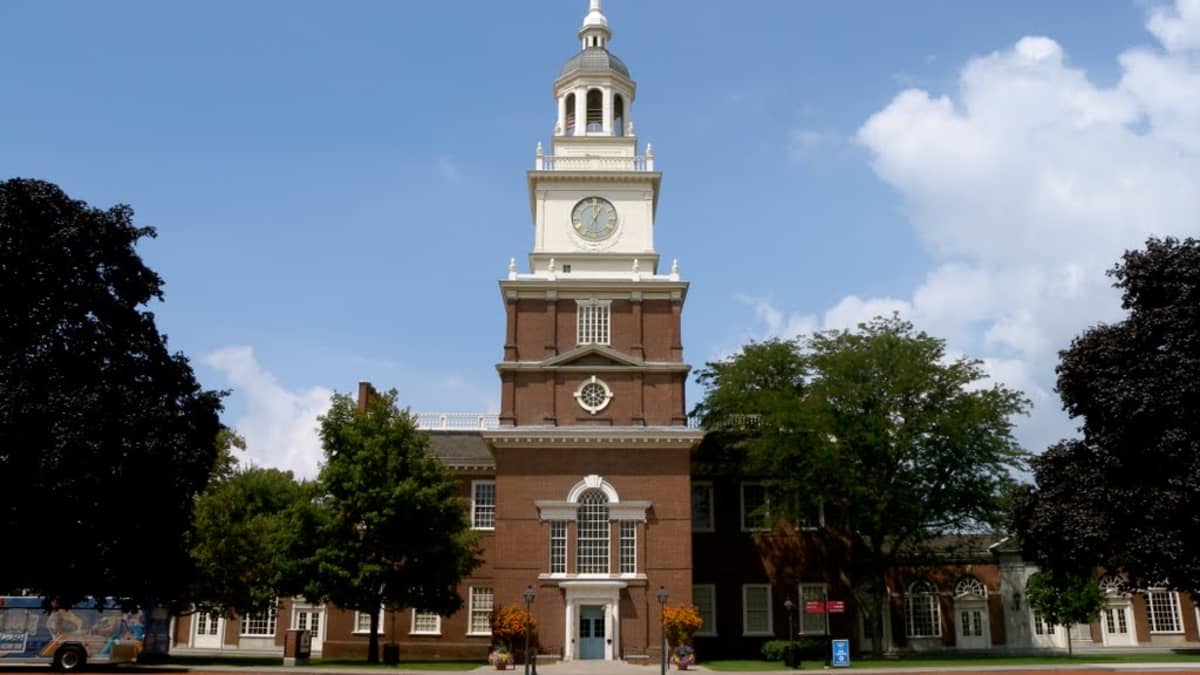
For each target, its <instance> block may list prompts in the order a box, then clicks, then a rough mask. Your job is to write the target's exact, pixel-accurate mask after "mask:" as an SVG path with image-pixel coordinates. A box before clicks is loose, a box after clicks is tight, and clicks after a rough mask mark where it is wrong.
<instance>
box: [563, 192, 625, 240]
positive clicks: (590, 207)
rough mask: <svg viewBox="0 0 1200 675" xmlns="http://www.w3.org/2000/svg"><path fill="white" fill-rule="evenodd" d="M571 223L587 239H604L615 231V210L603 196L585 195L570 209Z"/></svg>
mask: <svg viewBox="0 0 1200 675" xmlns="http://www.w3.org/2000/svg"><path fill="white" fill-rule="evenodd" d="M571 225H572V226H573V227H574V228H575V234H578V235H579V236H580V237H582V238H583V239H586V240H587V241H604V240H605V239H608V238H609V237H611V236H612V235H613V233H614V232H616V231H617V210H616V209H615V208H614V207H613V205H612V202H610V201H608V200H607V199H605V198H603V197H586V198H584V199H581V200H580V201H579V203H578V204H576V205H575V208H574V209H572V210H571Z"/></svg>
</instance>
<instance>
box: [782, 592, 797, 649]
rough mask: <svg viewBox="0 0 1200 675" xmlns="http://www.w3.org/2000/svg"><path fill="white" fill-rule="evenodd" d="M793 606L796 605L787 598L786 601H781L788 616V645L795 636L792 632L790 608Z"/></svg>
mask: <svg viewBox="0 0 1200 675" xmlns="http://www.w3.org/2000/svg"><path fill="white" fill-rule="evenodd" d="M795 606H796V605H795V604H793V603H792V599H791V598H788V599H787V600H784V601H783V608H784V609H785V610H787V615H788V642H789V643H790V642H791V641H792V636H794V635H795V633H794V632H792V608H793V607H795Z"/></svg>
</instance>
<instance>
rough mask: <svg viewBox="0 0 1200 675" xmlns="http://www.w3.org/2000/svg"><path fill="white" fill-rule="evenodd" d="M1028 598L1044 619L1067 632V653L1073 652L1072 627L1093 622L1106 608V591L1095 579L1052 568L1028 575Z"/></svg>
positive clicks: (1026, 586)
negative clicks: (1056, 570) (1063, 572)
mask: <svg viewBox="0 0 1200 675" xmlns="http://www.w3.org/2000/svg"><path fill="white" fill-rule="evenodd" d="M1025 599H1026V600H1027V601H1028V602H1029V606H1030V607H1032V608H1033V611H1035V612H1037V613H1038V614H1041V615H1042V619H1043V620H1045V621H1047V622H1049V623H1050V624H1051V625H1057V626H1062V627H1063V629H1064V630H1066V631H1067V654H1071V653H1073V648H1072V646H1071V626H1072V625H1074V624H1077V623H1082V624H1090V623H1091V622H1093V621H1095V620H1096V619H1097V618H1098V617H1099V616H1100V610H1101V609H1103V607H1104V594H1103V593H1102V592H1101V591H1100V585H1099V584H1098V583H1097V582H1096V579H1095V578H1093V577H1090V576H1078V575H1072V574H1061V573H1057V574H1056V573H1054V572H1052V571H1050V570H1041V571H1040V572H1035V573H1034V574H1033V575H1032V576H1030V577H1029V580H1028V581H1026V582H1025Z"/></svg>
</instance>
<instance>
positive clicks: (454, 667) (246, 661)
mask: <svg viewBox="0 0 1200 675" xmlns="http://www.w3.org/2000/svg"><path fill="white" fill-rule="evenodd" d="M167 662H168V663H169V664H171V665H181V666H190V667H203V666H245V667H254V666H282V665H283V657H282V656H207V655H199V654H197V655H187V656H182V655H181V656H171V657H170V658H168V659H167ZM482 665H485V662H484V661H483V660H479V661H409V660H404V659H401V661H400V663H399V664H398V665H395V666H390V665H384V664H382V663H379V664H375V665H371V664H369V663H367V662H366V659H311V660H309V662H308V664H307V666H306V667H309V668H364V669H374V668H385V669H389V670H396V669H397V668H399V669H411V670H438V671H450V672H462V671H464V670H474V669H476V668H478V667H479V666H482Z"/></svg>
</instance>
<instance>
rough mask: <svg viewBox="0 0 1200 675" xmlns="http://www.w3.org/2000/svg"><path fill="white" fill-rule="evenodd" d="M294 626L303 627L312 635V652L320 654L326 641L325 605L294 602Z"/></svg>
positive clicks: (292, 624)
mask: <svg viewBox="0 0 1200 675" xmlns="http://www.w3.org/2000/svg"><path fill="white" fill-rule="evenodd" d="M291 626H292V628H301V629H304V630H307V631H309V633H310V634H311V635H312V653H313V654H320V653H321V652H322V651H323V647H324V642H325V607H323V606H321V605H313V604H310V603H307V602H303V601H294V602H293V603H292V623H291Z"/></svg>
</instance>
